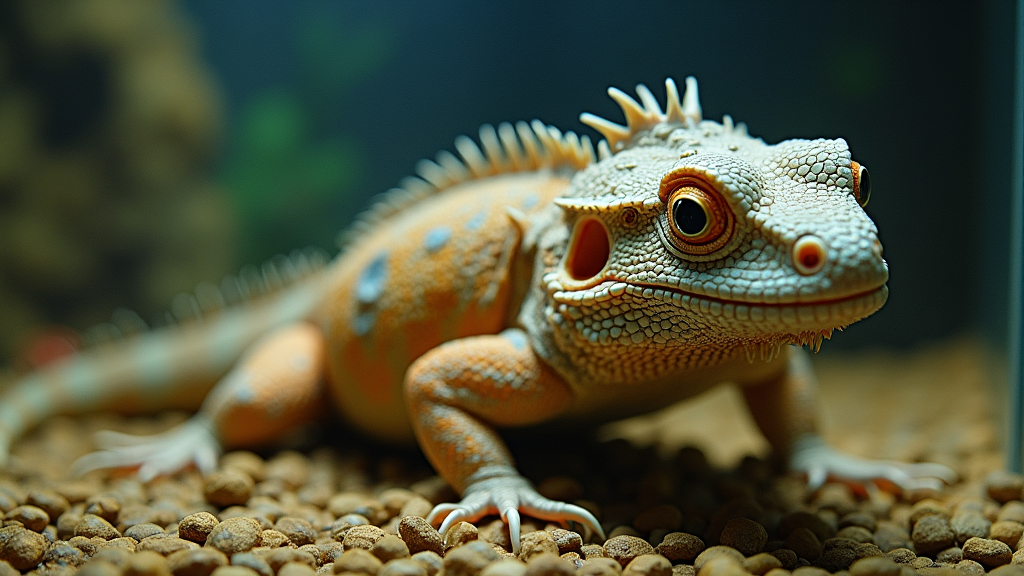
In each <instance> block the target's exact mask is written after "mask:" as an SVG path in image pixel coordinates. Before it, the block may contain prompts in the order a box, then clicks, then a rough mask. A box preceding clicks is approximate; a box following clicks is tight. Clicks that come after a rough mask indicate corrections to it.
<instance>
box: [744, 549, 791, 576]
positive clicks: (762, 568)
mask: <svg viewBox="0 0 1024 576" xmlns="http://www.w3.org/2000/svg"><path fill="white" fill-rule="evenodd" d="M776 568H782V561H781V560H779V559H778V558H776V557H775V556H773V555H771V554H769V553H767V552H761V553H760V554H754V555H753V556H751V557H749V558H746V559H744V560H743V569H744V570H746V571H747V572H750V573H751V574H755V575H756V576H763V575H764V574H767V573H768V572H769V571H771V570H774V569H776Z"/></svg>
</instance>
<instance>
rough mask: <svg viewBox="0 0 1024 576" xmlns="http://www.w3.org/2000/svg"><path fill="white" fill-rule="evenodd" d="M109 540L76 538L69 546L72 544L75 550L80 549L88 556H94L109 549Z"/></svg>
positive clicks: (73, 538) (69, 541)
mask: <svg viewBox="0 0 1024 576" xmlns="http://www.w3.org/2000/svg"><path fill="white" fill-rule="evenodd" d="M107 542H108V541H107V540H104V539H103V538H86V537H85V536H74V537H72V538H71V539H70V540H68V544H71V545H72V546H74V547H75V548H78V549H79V550H81V551H82V552H84V553H85V555H86V556H92V555H94V554H96V553H97V552H99V551H100V550H102V549H103V548H106V547H107Z"/></svg>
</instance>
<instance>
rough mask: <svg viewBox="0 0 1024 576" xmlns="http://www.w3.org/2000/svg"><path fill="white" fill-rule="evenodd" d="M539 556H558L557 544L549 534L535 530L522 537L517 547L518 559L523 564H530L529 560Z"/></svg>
mask: <svg viewBox="0 0 1024 576" xmlns="http://www.w3.org/2000/svg"><path fill="white" fill-rule="evenodd" d="M540 554H552V555H555V556H558V544H556V543H555V539H554V537H552V536H551V533H550V532H546V531H544V530H536V531H534V532H530V533H528V534H526V535H524V536H523V537H522V540H521V542H520V547H519V559H520V560H522V561H523V562H527V563H529V562H530V559H531V558H533V557H535V556H538V555H540Z"/></svg>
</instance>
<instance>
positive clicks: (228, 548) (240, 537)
mask: <svg viewBox="0 0 1024 576" xmlns="http://www.w3.org/2000/svg"><path fill="white" fill-rule="evenodd" d="M262 531H263V527H262V526H261V525H260V522H259V520H256V519H254V518H249V517H246V516H239V517H236V518H228V519H227V520H224V521H223V522H220V523H219V524H217V525H216V526H214V527H213V530H211V531H210V535H209V536H208V537H207V538H206V545H207V546H213V547H214V548H216V549H218V550H220V551H221V552H223V553H225V554H229V555H230V554H235V553H237V552H246V551H248V550H251V549H252V547H253V546H255V545H256V542H257V541H258V540H259V536H260V533H261V532H262Z"/></svg>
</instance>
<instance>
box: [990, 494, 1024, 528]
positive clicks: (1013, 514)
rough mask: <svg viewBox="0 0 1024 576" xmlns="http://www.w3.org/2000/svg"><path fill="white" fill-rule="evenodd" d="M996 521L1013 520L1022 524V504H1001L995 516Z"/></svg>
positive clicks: (1011, 502)
mask: <svg viewBox="0 0 1024 576" xmlns="http://www.w3.org/2000/svg"><path fill="white" fill-rule="evenodd" d="M996 520H1013V521H1014V522H1020V523H1022V524H1024V502H1021V501H1020V500H1010V501H1009V502H1007V503H1005V504H1003V506H1002V508H1000V509H999V512H998V513H997V515H996Z"/></svg>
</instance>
